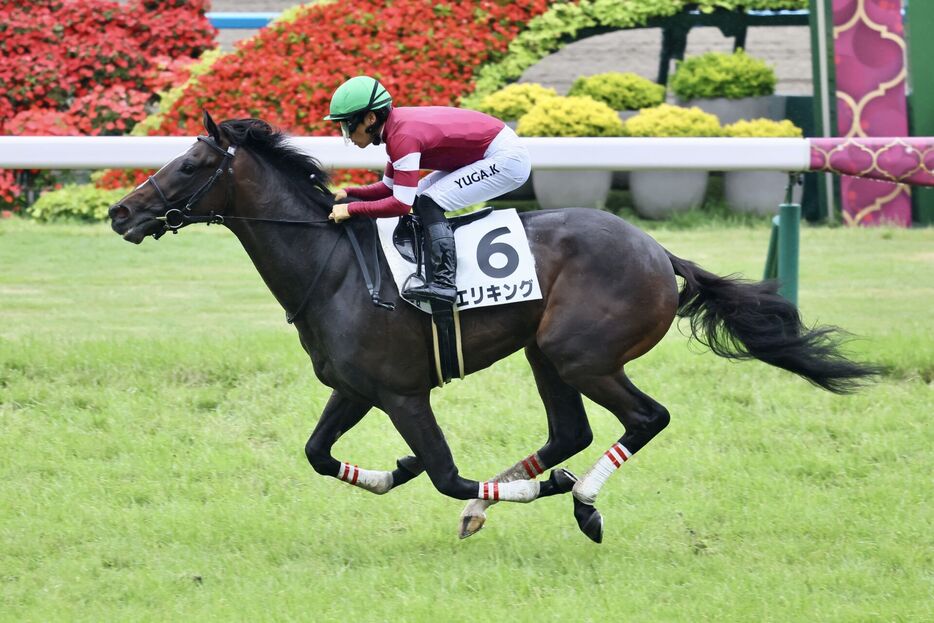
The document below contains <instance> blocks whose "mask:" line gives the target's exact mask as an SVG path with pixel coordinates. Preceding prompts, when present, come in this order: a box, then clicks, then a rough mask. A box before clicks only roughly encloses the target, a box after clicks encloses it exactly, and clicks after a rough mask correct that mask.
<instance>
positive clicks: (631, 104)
mask: <svg viewBox="0 0 934 623" xmlns="http://www.w3.org/2000/svg"><path fill="white" fill-rule="evenodd" d="M568 95H586V96H588V97H592V98H593V99H595V100H597V101H598V102H603V103H604V104H606V105H608V106H609V107H610V108H613V109H614V110H638V109H640V108H648V107H650V106H658V105H659V104H661V103H662V102H664V101H665V87H664V86H662V85H660V84H656V83H654V82H652V81H651V80H649V79H647V78H643V77H642V76H640V75H638V74H634V73H620V72H616V71H611V72H608V73H605V74H596V75H593V76H587V77H581V78H578V79H577V80H575V81H574V84H573V85H572V86H571V90H570V91H569V92H568Z"/></svg>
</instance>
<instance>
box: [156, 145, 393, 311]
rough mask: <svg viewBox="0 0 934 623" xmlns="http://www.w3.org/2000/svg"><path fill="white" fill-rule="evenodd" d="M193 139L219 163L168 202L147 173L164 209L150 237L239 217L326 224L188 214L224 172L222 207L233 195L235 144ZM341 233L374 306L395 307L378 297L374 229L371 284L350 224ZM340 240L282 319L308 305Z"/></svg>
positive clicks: (313, 222)
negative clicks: (206, 176)
mask: <svg viewBox="0 0 934 623" xmlns="http://www.w3.org/2000/svg"><path fill="white" fill-rule="evenodd" d="M197 139H198V140H199V141H201V142H202V143H204V144H205V145H207V146H209V147H210V148H211V149H213V150H214V151H216V152H217V153H219V154H221V155H222V156H223V159H222V160H221V162H220V164H219V165H218V167H217V170H216V171H214V174H213V175H212V176H211V177H210V179H208V181H206V182H205V183H204V184H202V185H201V186H200V187H198V189H197V190H196V191H195V192H193V193H192V194H191V195H189V196H188V197H186V198H182V199H175V200H172V201H170V200H169V199H168V197H166V196H165V193H164V192H163V191H162V189H161V188H159V184H158V183H157V182H156V178H155V177H154V176H149V178H148V179H147V180H146V182H145V183H149V184H152V187H153V188H154V189H155V190H156V194H158V195H159V198H160V199H161V200H162V204H163V205H164V206H165V208H166V212H165V214H164V215H163V216H157V217H156V220H158V221H162V223H163V228H162V229H161V230H159V231H158V232H156V233H154V234H152V237H153V238H155V239H156V240H158V239H159V238H161V237H162V236H163V235H164V234H165V232H167V231H171V232H172V233H173V234H177V233H178V230H179V229H181V228H182V227H187V226H188V225H191V224H192V223H205V224H207V225H222V224H224V223H225V222H226V221H227V220H239V221H254V222H257V221H258V222H264V223H280V224H285V225H306V226H307V225H328V224H331V223H332V221H331V220H329V219H312V220H303V221H294V220H286V219H271V218H254V217H247V216H231V215H226V214H215V213H214V212H213V211H212V212H210V213H209V214H192V213H191V209H192V208H193V207H195V206H196V205H198V202H199V201H201V199H202V197H204V196H205V195H206V194H207V193H208V192H210V190H211V189H212V188H213V187H214V184H216V183H217V181H218V180H219V179H220V178H221V176H222V175H223V174H224V173H225V172H226V173H228V174H229V175H230V177H231V182H230V183H229V184H228V185H227V200H226V202H225V209H224V211H225V212H226V211H227V208H229V207H230V202H231V199H232V196H233V172H234V171H233V159H234V156H236V155H237V146H236V145H230V146H229V147H228V148H227V149H224V148H223V147H221V146H220V145H218V144H217V143H216V142H215V141H214V139H213V138H211V137H209V136H198V137H197ZM181 203H184V204H185V206H184V207H183V208H181V209H179V208H175V207H173V206H175V205H178V204H181ZM341 232H347V237H348V238H349V239H350V244H351V246H352V247H353V251H354V255H355V256H356V258H357V262H358V263H359V264H360V268H361V270H362V272H363V279H364V281H365V282H366V286H367V290H368V291H369V293H370V300H371V301H372V303H373V304H374V305H376V306H377V307H382V308H384V309H389V310H392V309H394V308H395V305H394V304H392V303H388V302H385V301H382V300H381V299H380V297H379V289H380V281H381V280H380V270H379V255H378V253H377V249H376V237H375V236H376V234H375V232H374V238H373V241H374V242H373V257H374V261H375V262H376V267H375V275H376V279H375V283H373V281H372V280H371V279H370V274H369V271H368V270H367V266H366V261H365V259H364V257H363V253H362V251H361V249H360V244H359V243H358V242H357V237H356V235H355V234H354V233H353V230H352V229H351V228H350V227H341ZM338 242H340V236H338V237H337V238H336V239H335V240H334V245H333V246H332V247H331V250H330V251H328V254H327V256H326V258H325V261H324V262H322V263H321V265H320V266H319V268H318V273H317V274H316V275H315V277H314V279H312V281H311V285H310V286H309V287H308V289H307V290H306V292H305V297H304V298H303V299H302V302H301V304H300V305H299V306H298V308H297V309H296V310H295V311H294V312H292V313H288V312H286V321H287V322H288V323H289V324H292V323H293V322H294V320H295V318H296V317H297V316H298V315H299V314H300V313H301V312H302V311H303V310H304V309H305V306H306V305H307V304H308V301H309V299H310V298H311V293H312V291H313V290H314V289H315V286H316V285H317V284H318V280H319V279H320V278H321V275H322V274H323V273H324V269H325V268H326V267H327V265H328V263H329V262H330V260H331V256H332V255H333V254H334V250H335V249H336V248H337V243H338Z"/></svg>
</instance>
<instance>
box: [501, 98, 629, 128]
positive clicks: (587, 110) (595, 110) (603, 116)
mask: <svg viewBox="0 0 934 623" xmlns="http://www.w3.org/2000/svg"><path fill="white" fill-rule="evenodd" d="M516 132H517V133H518V134H520V135H522V136H623V135H624V134H625V128H624V127H623V122H622V121H620V119H619V115H618V114H616V111H615V110H613V109H612V108H610V107H609V106H607V105H606V104H604V103H603V102H598V101H596V100H593V99H591V98H589V97H551V98H547V99H545V100H543V101H541V102H539V103H538V104H536V105H535V106H534V107H533V108H532V110H530V111H529V112H528V113H526V114H525V115H523V116H522V118H521V119H519V126H518V127H517V128H516Z"/></svg>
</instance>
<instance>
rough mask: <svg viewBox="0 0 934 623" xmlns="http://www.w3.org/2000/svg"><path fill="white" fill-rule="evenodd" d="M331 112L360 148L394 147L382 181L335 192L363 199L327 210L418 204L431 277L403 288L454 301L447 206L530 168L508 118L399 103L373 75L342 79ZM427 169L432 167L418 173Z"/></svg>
mask: <svg viewBox="0 0 934 623" xmlns="http://www.w3.org/2000/svg"><path fill="white" fill-rule="evenodd" d="M325 119H328V120H332V121H337V122H339V123H340V127H341V133H342V134H343V136H344V140H345V141H347V142H353V144H354V145H356V146H357V147H360V148H364V147H366V146H367V145H379V144H380V143H385V144H386V152H387V153H388V154H389V162H388V163H387V164H386V171H385V173H384V174H383V179H382V181H381V182H377V183H375V184H370V185H369V186H359V187H354V188H345V189H341V190H338V191H337V192H336V193H334V198H335V200H337V201H339V200H342V199H345V198H346V197H347V196H348V195H350V196H352V197H355V198H357V199H360V201H353V202H351V203H348V204H335V205H334V208H333V212H331V215H330V217H329V218H331V219H332V220H334V221H335V222H340V221H343V220H345V219H347V218H350V217H351V216H367V217H371V218H383V217H393V216H401V215H403V214H408V213H409V210H413V209H414V212H415V214H416V215H418V217H419V219H420V220H421V223H422V226H423V229H424V231H425V233H426V236H427V238H428V246H429V249H430V257H429V260H430V263H431V271H430V273H429V274H430V276H431V277H430V280H429V282H428V283H426V284H425V285H421V286H416V287H410V288H408V289H406V290H405V292H403V294H404V295H405V296H407V297H409V298H415V299H418V300H436V301H443V302H446V303H452V304H453V302H454V300H455V299H456V298H457V285H456V283H455V275H456V271H457V252H456V249H455V247H454V233H453V232H452V231H451V226H450V225H449V224H448V222H447V219H446V218H445V216H444V212H445V211H450V210H457V209H460V208H464V207H466V206H469V205H472V204H474V203H479V202H481V201H487V200H489V199H492V198H494V197H498V196H500V195H502V194H504V193H507V192H509V191H511V190H514V189H516V188H518V187H519V186H521V185H522V184H523V183H524V182H525V181H526V180H527V179H528V178H529V173H530V172H531V163H530V161H529V152H528V150H527V149H526V148H525V146H523V145H522V144H521V143H520V142H519V138H518V137H517V136H516V133H515V132H513V131H512V129H511V128H509V127H507V126H506V124H504V123H503V122H502V121H500V120H499V119H496V118H495V117H490V116H489V115H485V114H483V113H480V112H476V111H473V110H465V109H460V108H449V107H445V106H422V107H413V108H401V107H400V108H393V106H392V97H391V96H390V95H389V92H388V91H387V90H386V89H385V88H384V87H383V86H382V85H381V84H380V83H379V82H378V81H377V80H376V79H374V78H370V77H369V76H357V77H355V78H351V79H350V80H348V81H347V82H345V83H344V84H342V85H341V86H340V87H339V88H338V89H337V91H335V92H334V95H333V97H332V98H331V114H329V115H328V116H327V117H325ZM422 169H431V170H432V171H433V172H432V173H429V174H428V175H426V176H425V177H424V178H422V179H421V180H419V171H420V170H422ZM413 206H414V207H413Z"/></svg>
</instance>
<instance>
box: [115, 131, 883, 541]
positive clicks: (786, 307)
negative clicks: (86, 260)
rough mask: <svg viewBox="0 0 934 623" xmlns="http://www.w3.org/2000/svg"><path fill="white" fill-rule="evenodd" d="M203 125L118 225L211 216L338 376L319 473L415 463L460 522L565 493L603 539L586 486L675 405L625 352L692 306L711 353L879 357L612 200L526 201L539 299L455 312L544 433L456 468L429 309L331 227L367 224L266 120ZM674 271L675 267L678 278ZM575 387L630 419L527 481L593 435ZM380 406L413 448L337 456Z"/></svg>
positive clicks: (121, 228) (413, 469)
mask: <svg viewBox="0 0 934 623" xmlns="http://www.w3.org/2000/svg"><path fill="white" fill-rule="evenodd" d="M204 125H205V128H206V130H207V136H202V137H199V140H198V141H196V142H195V144H194V145H193V146H192V147H191V148H190V149H189V150H188V151H187V152H186V153H184V154H182V155H181V156H179V157H178V158H176V159H175V160H173V161H172V162H170V163H169V164H167V165H166V166H165V167H163V168H162V169H161V170H160V171H159V172H158V173H156V174H155V175H154V176H153V177H152V178H150V180H149V182H148V183H145V184H142V185H140V186H139V187H138V188H136V189H135V190H134V191H133V192H131V193H130V194H128V195H127V196H126V197H124V198H123V199H122V200H121V201H120V202H119V203H117V204H115V205H114V206H112V207H111V208H110V217H111V219H112V226H113V229H114V231H116V232H117V233H118V234H121V235H122V236H123V237H124V238H125V239H126V240H128V241H130V242H133V243H137V244H138V243H140V242H142V240H143V239H144V238H145V237H146V236H148V235H154V236H156V237H157V238H158V236H159V235H161V234H163V233H165V231H166V229H167V227H177V226H181V225H185V224H188V223H191V222H218V223H219V222H223V224H224V225H226V226H227V227H228V228H229V229H230V230H231V231H232V232H233V233H234V234H235V235H236V236H237V238H239V240H240V242H241V243H242V244H243V247H244V248H245V249H246V252H247V253H248V254H249V256H250V258H251V259H252V260H253V263H254V264H255V266H256V269H257V270H258V271H259V273H260V275H261V276H262V278H263V280H264V281H265V282H266V285H267V286H268V287H269V289H270V291H271V292H272V294H273V295H274V296H275V297H276V299H277V300H278V301H279V303H280V304H281V305H282V307H283V308H284V309H285V310H286V312H287V314H289V316H290V317H292V318H293V319H294V324H295V327H296V328H297V329H298V335H299V340H300V341H301V344H302V347H303V348H304V349H305V351H306V352H307V353H308V356H309V357H310V358H311V362H312V364H313V366H314V369H315V373H316V375H317V376H318V378H319V379H320V380H321V382H322V383H324V384H325V385H327V386H328V387H330V388H332V390H333V393H332V394H331V397H330V400H329V401H328V403H327V405H326V407H325V409H324V412H323V413H322V414H321V418H320V420H319V421H318V424H317V426H316V427H315V429H314V431H313V432H312V433H311V437H310V438H309V439H308V442H307V444H306V446H305V452H306V454H307V457H308V460H309V462H310V463H311V465H312V467H313V468H314V469H315V471H317V472H318V473H319V474H323V475H326V476H333V477H336V478H339V479H341V480H344V481H345V482H348V483H351V484H353V485H356V486H359V487H362V488H364V489H367V490H369V491H373V492H375V493H386V492H387V491H389V490H390V489H393V488H395V487H397V486H399V485H401V484H403V483H405V482H407V481H408V480H411V479H412V478H414V477H415V476H417V475H418V474H419V473H421V472H422V471H426V472H427V473H428V476H429V478H430V479H431V481H432V483H433V484H434V486H435V487H436V488H437V489H438V491H440V492H441V493H443V494H444V495H448V496H451V497H454V498H458V499H462V500H471V502H470V503H468V505H467V507H466V508H465V510H464V513H463V514H462V516H461V523H460V535H461V537H465V536H469V535H471V534H473V533H475V532H476V531H477V530H479V529H480V528H481V527H482V525H483V522H484V520H485V513H484V511H485V509H486V508H487V506H489V504H492V503H494V502H496V501H497V500H504V501H516V502H529V501H531V500H534V499H536V498H538V497H544V496H547V495H553V494H556V493H565V492H568V491H572V493H573V498H574V506H575V510H574V514H575V517H576V518H577V521H578V524H579V526H580V528H581V530H582V531H583V532H584V533H585V534H586V535H587V536H589V537H590V538H591V539H593V540H595V541H597V542H599V541H600V540H601V538H602V534H603V520H602V517H601V516H600V514H599V513H598V512H597V511H596V509H595V507H594V500H595V498H596V496H597V493H598V492H599V491H600V488H601V487H602V486H603V484H604V483H605V482H606V480H607V479H608V478H609V476H610V475H611V474H612V473H613V472H614V471H615V470H616V469H617V468H618V467H620V466H621V465H622V464H623V463H624V462H625V461H626V460H628V459H629V458H630V456H632V454H634V453H635V452H638V451H639V450H641V449H642V448H643V447H644V446H645V445H646V444H647V443H648V442H649V441H650V440H651V439H652V438H653V437H654V436H655V435H657V434H658V433H659V431H661V430H662V429H663V428H665V426H666V425H667V424H668V420H669V415H668V411H667V410H666V409H665V408H664V407H663V406H662V405H660V404H659V403H658V402H656V401H655V400H654V399H652V398H650V397H649V396H647V395H646V394H644V393H643V392H641V391H640V390H639V389H637V388H636V387H635V386H634V385H633V384H632V382H631V381H630V380H629V378H628V377H627V376H626V372H625V366H626V364H627V363H628V362H630V361H632V360H633V359H636V358H637V357H639V356H641V355H643V354H645V353H646V352H648V351H649V350H650V349H651V348H652V347H653V346H655V344H657V343H658V342H659V340H661V339H662V337H663V336H664V335H665V334H666V332H667V331H668V329H669V327H670V326H671V324H672V322H674V320H675V317H676V316H681V317H685V318H688V319H689V320H690V327H691V333H692V335H693V336H694V337H695V338H696V339H698V340H699V341H700V342H702V343H704V344H706V345H707V346H708V347H709V348H711V349H712V350H713V351H714V352H715V353H717V354H718V355H721V356H723V357H729V358H733V359H759V360H761V361H764V362H766V363H768V364H771V365H774V366H778V367H780V368H784V369H785V370H789V371H791V372H794V373H796V374H799V375H801V376H802V377H804V378H805V379H807V380H808V381H810V382H812V383H814V384H815V385H818V386H820V387H823V388H825V389H828V390H830V391H833V392H840V393H842V392H847V391H850V390H852V389H854V388H855V387H857V386H858V384H859V382H860V381H861V380H863V379H864V378H865V377H869V376H871V375H873V374H875V373H876V372H877V370H876V368H874V367H873V366H869V365H865V364H860V363H856V362H853V361H850V360H848V359H847V358H845V357H844V356H843V355H842V354H841V352H840V349H839V342H840V337H839V335H840V334H839V332H838V331H837V330H836V329H833V328H828V327H821V328H815V329H808V328H807V327H805V326H804V325H803V324H802V322H801V320H800V318H799V315H798V311H797V309H796V308H795V307H794V306H793V305H792V304H790V303H788V302H787V301H786V300H785V299H783V298H782V297H781V296H779V295H778V294H777V293H776V288H777V286H776V284H775V283H773V282H747V281H743V280H740V279H737V278H735V277H720V276H717V275H715V274H712V273H709V272H707V271H704V270H703V269H701V268H699V267H697V266H696V265H694V264H692V263H691V262H688V261H686V260H683V259H679V258H677V257H675V256H673V255H672V254H670V253H668V252H667V251H666V250H665V249H664V248H662V247H661V246H660V245H659V244H658V243H657V242H655V240H653V239H652V238H650V237H649V236H648V235H647V234H645V233H644V232H642V231H640V230H638V229H636V228H635V227H633V226H631V225H629V224H628V223H626V222H625V221H623V220H622V219H620V218H618V217H616V216H614V215H612V214H608V213H606V212H601V211H597V210H588V209H566V210H549V211H542V212H529V213H525V214H522V215H521V222H522V224H523V226H524V227H525V230H526V234H527V236H528V240H529V243H530V246H531V249H532V252H533V254H534V257H535V259H536V271H537V274H538V279H539V282H540V285H541V290H542V294H543V298H542V299H541V300H538V301H534V302H523V303H518V304H513V305H505V306H500V307H487V308H481V309H477V310H471V311H469V312H465V313H463V314H462V316H461V322H462V336H463V345H464V367H465V371H466V373H468V374H469V373H472V372H475V371H477V370H480V369H483V368H486V367H487V366H490V365H492V364H493V363H494V362H496V361H497V360H499V359H502V358H503V357H506V356H507V355H509V354H511V353H513V352H515V351H517V350H518V349H520V348H522V349H525V353H526V357H527V358H528V361H529V364H530V365H531V367H532V371H533V373H534V376H535V381H536V384H537V385H538V390H539V393H540V394H541V397H542V401H543V402H544V406H545V413H546V415H547V418H548V439H547V441H546V442H545V444H544V445H543V446H542V447H541V448H539V449H538V450H537V451H536V452H534V453H532V454H530V455H529V456H527V457H525V458H524V459H522V460H520V461H518V462H517V463H515V464H514V465H513V466H511V467H509V468H508V469H506V470H504V471H503V472H502V473H501V474H499V475H497V476H495V477H494V478H492V479H491V480H489V481H477V480H470V479H467V478H464V477H462V476H461V475H460V474H459V473H458V469H457V466H456V465H455V463H454V459H453V458H452V456H451V451H450V449H449V448H448V444H447V442H446V441H445V439H444V435H443V434H442V431H441V429H440V428H439V427H438V424H437V422H436V420H435V416H434V414H433V413H432V409H431V404H430V401H429V393H430V391H431V389H432V387H433V386H434V385H435V379H434V376H433V375H434V372H433V360H432V356H433V355H432V337H431V328H430V324H429V323H430V320H429V317H428V316H427V315H426V314H423V313H422V312H420V311H417V310H416V309H414V308H413V307H411V306H409V305H407V304H403V303H402V302H401V300H400V299H399V296H398V293H397V292H396V291H395V288H391V287H389V286H385V287H383V288H382V292H381V297H382V299H383V300H386V301H391V302H395V303H396V304H397V305H396V308H395V310H394V311H388V310H387V309H384V308H380V307H377V306H374V305H372V304H371V302H370V299H369V297H368V296H367V293H366V290H365V289H364V287H363V276H362V275H361V270H360V268H359V267H358V265H357V263H356V262H355V261H354V255H353V251H352V249H351V245H350V244H349V242H348V240H347V236H346V235H344V234H346V232H345V231H344V230H343V228H345V227H354V228H357V229H360V232H361V233H360V235H361V236H363V235H367V234H366V232H365V231H364V230H363V228H361V227H360V225H362V224H365V223H361V222H359V220H358V219H351V220H350V221H347V222H346V223H344V224H341V225H335V224H333V223H329V222H328V220H327V216H328V214H329V212H330V210H331V207H332V204H333V197H332V195H331V194H330V192H329V191H328V188H327V182H328V177H327V175H326V174H325V173H324V172H323V171H322V170H321V168H320V167H319V165H318V163H317V162H316V161H315V160H314V159H312V158H309V157H307V156H305V155H303V154H302V153H300V152H298V151H296V150H295V149H293V148H291V147H290V146H289V145H288V143H287V138H286V136H285V135H283V134H281V133H279V132H276V131H274V130H273V129H272V128H271V127H270V126H269V125H268V124H266V123H265V122H263V121H260V120H256V119H242V120H231V121H225V122H223V123H221V124H220V125H219V126H218V125H216V124H215V123H214V121H213V120H212V119H211V118H210V116H209V115H208V114H207V113H205V116H204ZM285 221H301V222H304V223H305V226H300V225H295V224H294V223H287V222H285ZM354 221H358V222H357V223H355V222H354ZM367 231H369V229H367ZM381 266H382V267H383V269H382V270H383V273H384V274H383V279H382V282H383V284H386V283H392V280H391V277H390V275H389V273H388V269H387V268H386V262H385V261H382V262H381ZM676 276H677V277H680V278H682V279H683V281H684V283H683V285H682V286H681V288H680V291H679V287H678V283H677V281H676ZM582 395H584V396H587V397H589V398H590V399H592V400H593V401H594V402H596V403H597V404H599V405H601V406H603V407H605V408H606V409H608V410H609V411H611V412H612V413H613V414H614V415H615V416H616V417H617V418H618V419H619V421H620V423H621V424H622V426H623V428H624V429H625V433H624V434H623V435H622V437H620V439H619V441H618V442H617V443H616V444H614V445H613V446H612V447H611V448H610V449H609V450H607V451H606V452H605V453H604V454H603V455H602V456H601V457H600V458H599V460H597V462H596V463H595V464H594V465H593V467H592V468H591V469H590V470H589V471H588V472H587V473H586V474H585V475H584V476H583V477H581V478H580V479H577V478H575V477H574V476H573V475H572V474H570V473H569V472H567V471H566V470H554V471H552V472H551V476H550V477H549V478H548V479H546V480H541V481H540V480H536V479H535V478H536V477H537V476H538V475H540V474H542V473H543V472H544V471H545V470H547V469H549V468H552V467H555V466H557V465H559V464H560V463H561V462H563V461H565V460H567V459H568V458H570V457H571V456H573V455H575V454H577V453H578V452H580V451H582V450H584V449H585V448H587V447H588V446H589V445H590V442H591V439H592V434H591V430H590V426H589V424H588V421H587V416H586V414H585V412H584V406H583V403H582V399H581V396H582ZM374 406H375V407H377V408H379V409H382V410H383V411H385V412H386V413H387V414H388V415H389V418H390V420H391V421H392V423H393V425H394V426H395V427H396V429H397V430H398V431H399V433H400V434H401V435H402V437H403V439H404V440H405V442H406V443H407V444H408V446H409V447H410V448H411V449H412V452H413V454H414V456H410V457H404V458H402V459H400V460H399V461H398V462H397V466H396V468H395V469H394V470H393V471H391V472H390V471H380V470H367V469H360V468H358V467H355V466H354V465H352V464H350V463H343V462H339V461H337V460H336V459H334V458H333V457H332V456H331V447H332V446H333V444H334V443H335V442H336V441H337V439H338V438H339V437H340V436H341V435H343V434H344V433H346V432H347V431H348V430H350V429H351V428H353V426H354V425H355V424H357V422H359V421H360V419H361V418H362V417H363V416H364V415H366V413H367V412H368V411H369V410H370V409H372V408H373V407H374Z"/></svg>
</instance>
